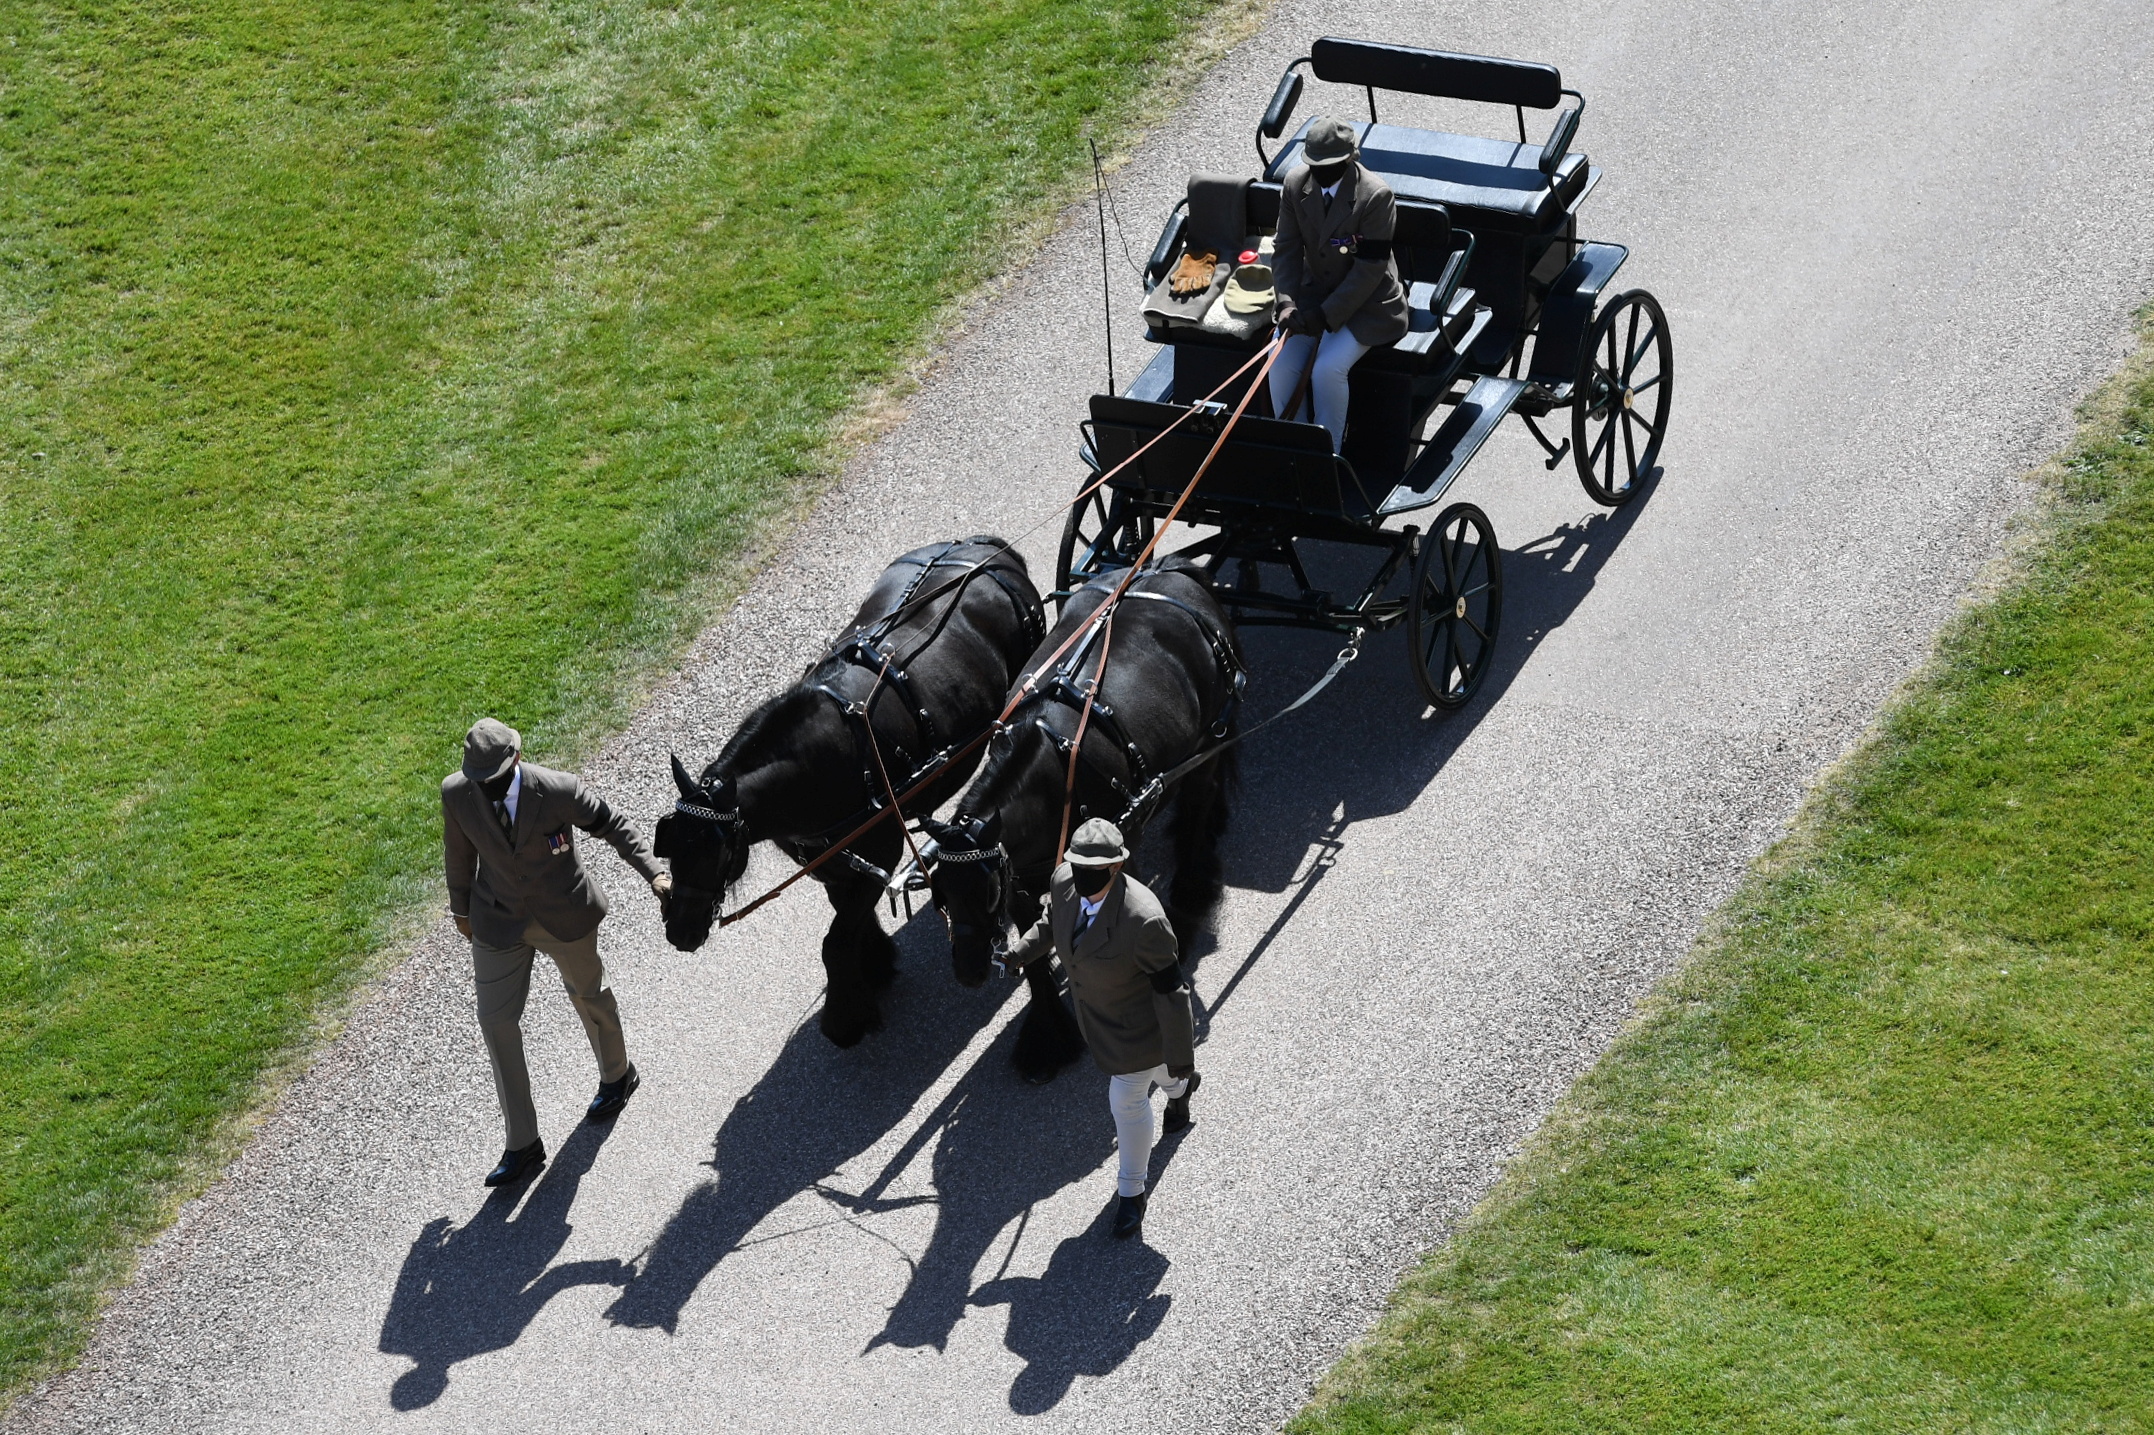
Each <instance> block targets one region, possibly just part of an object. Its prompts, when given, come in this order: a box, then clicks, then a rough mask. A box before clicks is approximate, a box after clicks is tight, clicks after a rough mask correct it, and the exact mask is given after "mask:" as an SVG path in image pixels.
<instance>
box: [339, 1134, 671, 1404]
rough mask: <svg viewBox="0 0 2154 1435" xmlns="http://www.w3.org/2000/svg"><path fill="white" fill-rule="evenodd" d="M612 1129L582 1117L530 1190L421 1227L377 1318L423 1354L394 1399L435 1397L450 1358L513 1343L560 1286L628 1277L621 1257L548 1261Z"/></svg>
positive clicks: (393, 1345)
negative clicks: (462, 1218) (461, 1217)
mask: <svg viewBox="0 0 2154 1435" xmlns="http://www.w3.org/2000/svg"><path fill="white" fill-rule="evenodd" d="M612 1131H613V1126H612V1123H610V1122H609V1123H606V1124H604V1125H596V1126H594V1125H591V1124H588V1123H586V1124H584V1125H581V1126H578V1127H577V1128H576V1132H575V1134H574V1135H572V1136H570V1137H569V1139H568V1141H567V1143H566V1144H565V1145H563V1146H562V1148H561V1150H560V1153H559V1154H558V1155H556V1156H555V1157H554V1160H553V1163H552V1164H551V1165H549V1166H548V1167H547V1168H546V1170H545V1172H544V1173H543V1174H542V1175H541V1176H540V1177H539V1180H538V1182H537V1184H536V1185H534V1186H532V1187H531V1188H530V1190H529V1191H528V1193H526V1192H519V1191H516V1190H497V1191H494V1192H493V1193H491V1194H490V1195H488V1196H487V1198H486V1203H485V1204H484V1205H482V1206H480V1207H479V1210H478V1213H477V1214H476V1215H474V1216H473V1217H472V1218H471V1219H470V1220H469V1221H466V1222H465V1223H464V1224H463V1225H461V1226H456V1225H452V1224H451V1223H450V1221H449V1218H448V1217H446V1216H439V1217H436V1218H435V1219H433V1220H431V1221H428V1222H427V1223H426V1225H425V1226H423V1227H421V1228H420V1231H419V1238H418V1239H417V1240H415V1241H413V1242H412V1245H411V1252H410V1254H408V1255H406V1256H405V1257H404V1268H403V1269H402V1270H401V1271H400V1272H398V1273H397V1278H396V1288H395V1290H394V1291H393V1292H392V1293H391V1295H390V1297H389V1312H388V1314H387V1315H386V1316H384V1317H383V1319H382V1324H381V1342H380V1349H381V1350H382V1351H383V1352H384V1353H385V1354H389V1355H405V1356H409V1357H411V1359H412V1360H414V1361H415V1362H417V1363H416V1364H415V1365H414V1366H413V1367H412V1368H411V1369H410V1370H407V1371H405V1372H404V1373H403V1374H402V1375H400V1376H398V1377H397V1379H396V1383H395V1384H394V1385H392V1386H391V1387H390V1388H389V1403H390V1404H391V1405H393V1406H394V1407H395V1408H397V1409H398V1410H418V1409H421V1408H423V1407H425V1406H428V1405H431V1404H433V1403H434V1402H435V1401H436V1400H439V1399H440V1398H441V1394H442V1392H443V1391H445V1390H447V1389H448V1388H449V1367H450V1366H452V1365H454V1364H456V1363H457V1362H458V1361H460V1360H469V1359H470V1358H471V1357H473V1356H475V1355H484V1354H485V1353H487V1352H488V1351H492V1350H502V1349H505V1348H506V1347H508V1346H511V1345H514V1344H515V1343H516V1341H517V1340H518V1339H519V1338H520V1337H521V1336H522V1335H523V1333H524V1329H525V1327H527V1326H529V1325H530V1324H531V1322H532V1320H533V1319H534V1318H536V1317H537V1315H538V1313H539V1311H540V1310H542V1309H544V1308H545V1305H546V1302H548V1301H550V1300H552V1299H553V1298H554V1297H555V1296H556V1295H558V1294H560V1293H561V1292H562V1291H565V1290H568V1289H570V1288H571V1287H574V1286H583V1285H623V1284H626V1282H627V1280H628V1276H629V1268H628V1267H627V1266H626V1265H624V1264H622V1263H621V1262H620V1261H617V1260H600V1261H574V1262H571V1263H569V1264H568V1265H564V1266H549V1265H548V1263H549V1262H550V1261H552V1260H553V1258H554V1257H555V1256H556V1255H558V1254H560V1251H561V1248H562V1247H563V1246H564V1245H566V1244H567V1243H568V1238H569V1233H570V1232H571V1231H572V1230H573V1229H574V1227H572V1226H571V1225H570V1224H569V1221H568V1213H569V1208H570V1207H571V1206H573V1205H574V1204H575V1202H576V1188H577V1186H578V1185H579V1184H581V1182H582V1180H583V1178H584V1175H585V1174H586V1173H587V1172H588V1171H590V1169H591V1164H592V1163H593V1162H594V1161H596V1160H597V1159H598V1150H599V1147H601V1146H602V1145H604V1144H605V1141H606V1138H607V1136H609V1135H610V1134H612ZM519 1196H522V1197H523V1204H522V1209H520V1210H519V1209H518V1207H517V1199H518V1197H519Z"/></svg>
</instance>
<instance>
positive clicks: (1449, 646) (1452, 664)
mask: <svg viewBox="0 0 2154 1435" xmlns="http://www.w3.org/2000/svg"><path fill="white" fill-rule="evenodd" d="M1443 627H1444V632H1445V633H1447V634H1448V635H1449V639H1450V640H1449V641H1448V642H1446V643H1445V644H1444V665H1443V690H1444V691H1445V692H1446V693H1450V692H1455V691H1457V689H1458V687H1463V686H1464V685H1465V684H1464V678H1465V673H1464V672H1463V671H1460V673H1459V677H1460V682H1459V684H1457V685H1456V686H1454V685H1453V684H1452V682H1451V674H1452V672H1453V670H1455V669H1463V667H1464V664H1462V663H1460V662H1459V660H1458V624H1456V623H1446V624H1444V625H1443Z"/></svg>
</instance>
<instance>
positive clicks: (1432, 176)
mask: <svg viewBox="0 0 2154 1435" xmlns="http://www.w3.org/2000/svg"><path fill="white" fill-rule="evenodd" d="M1307 130H1308V126H1307V125H1303V126H1302V132H1301V133H1297V134H1296V135H1295V136H1294V139H1293V142H1292V143H1290V144H1289V145H1287V147H1286V148H1285V149H1283V150H1281V151H1280V152H1279V155H1278V158H1276V159H1275V160H1273V161H1272V166H1271V171H1270V174H1269V175H1268V176H1267V177H1268V178H1270V179H1273V180H1278V179H1282V178H1284V177H1285V175H1286V173H1287V171H1288V170H1290V169H1292V168H1294V166H1296V165H1298V164H1300V163H1301V162H1302V160H1301V148H1302V135H1303V134H1306V133H1307ZM1354 130H1355V132H1356V134H1357V135H1358V136H1359V138H1360V142H1361V162H1362V163H1363V164H1365V165H1367V166H1368V167H1369V168H1370V169H1372V170H1374V171H1376V173H1377V174H1379V175H1381V176H1383V178H1384V182H1385V183H1387V184H1389V185H1390V186H1391V188H1392V192H1393V193H1395V194H1397V195H1398V197H1399V198H1401V199H1417V200H1421V201H1422V202H1424V203H1428V204H1441V205H1444V206H1445V207H1447V208H1448V209H1449V210H1450V211H1451V218H1452V221H1453V222H1454V223H1456V224H1459V225H1462V226H1463V227H1465V228H1467V229H1474V228H1477V227H1480V228H1496V229H1505V230H1512V231H1516V232H1521V233H1539V232H1541V231H1542V230H1544V229H1545V228H1547V227H1549V226H1550V225H1553V224H1554V223H1556V222H1557V221H1558V219H1560V217H1561V216H1562V214H1563V212H1564V211H1565V210H1566V209H1568V208H1569V207H1570V206H1571V205H1572V203H1574V202H1575V201H1576V200H1577V199H1578V197H1579V196H1580V195H1581V194H1583V193H1584V192H1585V189H1586V185H1587V182H1588V180H1589V178H1590V166H1589V165H1588V164H1587V163H1586V157H1585V156H1584V155H1582V154H1578V153H1576V152H1575V151H1574V152H1573V153H1570V154H1567V155H1565V156H1564V157H1563V159H1562V162H1561V163H1559V164H1558V165H1557V166H1556V172H1555V174H1554V175H1553V176H1550V175H1544V174H1542V173H1541V147H1540V146H1539V145H1525V144H1516V143H1513V142H1512V141H1510V140H1492V139H1480V138H1477V137H1475V136H1473V135H1454V134H1446V133H1444V132H1442V131H1440V130H1418V129H1410V128H1408V127H1407V126H1404V125H1383V124H1375V125H1372V124H1367V123H1363V122H1360V121H1356V122H1355V123H1354Z"/></svg>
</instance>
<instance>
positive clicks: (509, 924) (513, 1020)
mask: <svg viewBox="0 0 2154 1435" xmlns="http://www.w3.org/2000/svg"><path fill="white" fill-rule="evenodd" d="M579 830H580V831H584V832H588V833H590V834H592V835H593V836H595V837H600V838H603V839H605V841H606V842H607V843H608V844H610V845H611V846H612V847H613V849H614V850H615V851H616V852H618V853H620V854H621V858H622V860H623V861H625V862H627V863H628V865H629V866H631V867H633V868H635V869H636V871H637V872H638V873H640V874H641V875H642V877H643V879H644V880H645V881H647V882H649V883H650V884H651V890H652V891H653V892H654V893H656V894H657V895H659V896H660V897H663V896H664V895H665V893H666V892H667V891H668V890H669V889H670V887H671V885H672V879H671V878H670V877H668V876H666V875H665V873H664V872H663V870H662V869H661V868H660V867H659V865H658V860H657V859H656V858H654V857H653V856H652V855H651V851H650V849H649V848H648V847H646V846H645V845H644V844H643V839H642V838H640V837H638V836H637V835H636V834H635V832H634V831H632V830H631V829H630V828H629V825H628V822H627V820H626V819H625V818H623V817H622V816H621V815H620V814H619V813H618V812H616V811H614V810H613V808H611V807H610V806H608V805H607V804H606V801H605V799H603V798H601V797H599V796H598V795H597V794H596V793H594V792H592V791H591V790H590V789H589V788H587V787H585V786H584V785H583V779H582V778H580V777H577V776H576V775H575V774H574V773H569V772H556V771H554V770H553V769H552V768H547V767H540V766H539V765H538V764H537V763H533V762H525V761H524V760H523V738H522V737H521V736H520V735H519V734H518V733H517V731H516V730H515V729H514V728H512V727H509V726H507V725H505V724H503V723H499V722H496V721H494V720H493V719H492V718H482V719H481V720H480V721H478V722H477V723H475V724H473V725H472V728H471V731H470V732H468V733H466V734H465V735H464V762H463V766H462V768H461V769H460V770H458V771H456V772H452V773H450V774H449V775H448V776H447V777H446V778H444V779H442V783H441V845H442V864H443V867H444V868H445V870H446V873H447V876H448V883H449V912H450V915H452V916H453V917H455V919H456V929H457V930H458V931H459V932H462V933H463V934H464V935H465V936H467V937H469V938H471V964H472V974H473V979H474V981H475V983H476V986H477V990H478V1008H479V1031H480V1032H481V1033H482V1034H483V1035H484V1036H485V1038H486V1053H487V1056H488V1057H489V1058H490V1059H491V1061H492V1063H493V1069H494V1093H495V1095H496V1096H497V1097H498V1098H499V1099H500V1102H501V1119H502V1122H503V1124H504V1125H506V1126H507V1128H508V1146H507V1148H506V1149H505V1150H504V1151H503V1153H502V1156H501V1162H500V1164H499V1165H497V1166H495V1167H494V1169H493V1171H492V1172H490V1173H489V1174H488V1175H487V1177H486V1184H487V1185H489V1186H502V1185H507V1184H509V1183H511V1182H514V1181H520V1180H522V1179H524V1178H525V1177H527V1176H530V1175H532V1174H534V1173H535V1172H537V1171H538V1170H539V1168H540V1167H542V1166H544V1165H545V1164H546V1147H545V1143H543V1142H542V1141H540V1140H539V1134H538V1112H537V1109H536V1108H535V1107H534V1106H533V1105H532V1102H531V1074H530V1071H529V1069H528V1068H527V1067H526V1066H525V1065H524V1038H523V1014H524V1001H525V999H526V997H528V996H529V994H530V991H531V963H532V959H533V956H534V954H535V953H537V952H544V953H545V954H546V955H547V956H549V957H551V958H552V959H553V963H554V965H555V966H556V967H558V968H559V969H560V972H561V984H562V985H563V986H565V987H567V988H568V998H569V1001H570V1002H571V1003H572V1004H574V1006H575V1008H576V1015H577V1016H578V1017H580V1018H582V1020H583V1030H584V1035H585V1036H587V1037H588V1038H590V1042H591V1052H592V1054H593V1055H594V1056H596V1057H597V1058H598V1075H599V1086H598V1095H597V1096H595V1097H593V1098H592V1100H591V1104H590V1107H589V1108H588V1110H587V1114H588V1115H589V1117H590V1119H592V1120H594V1121H604V1120H608V1119H610V1118H612V1117H614V1116H617V1115H619V1114H620V1111H621V1108H622V1107H623V1106H625V1105H627V1103H628V1098H629V1097H630V1096H631V1095H633V1094H634V1093H635V1090H636V1086H637V1084H638V1082H637V1077H636V1068H635V1067H634V1065H632V1064H631V1063H630V1062H629V1060H628V1051H627V1047H626V1045H625V1044H624V1043H623V1041H622V1038H621V1013H620V1010H619V1008H618V1007H617V1006H616V1004H615V1002H614V999H613V992H612V991H611V990H610V989H609V988H608V987H607V986H606V969H605V967H604V966H603V965H602V964H601V963H600V961H599V959H598V924H599V923H600V922H601V921H602V920H604V918H605V916H606V897H605V894H604V893H603V892H601V891H599V890H598V888H597V887H595V886H593V885H592V883H591V878H590V875H589V874H588V873H586V872H585V871H584V870H583V859H582V858H581V857H580V856H579V855H578V853H577V843H576V833H577V832H578V831H579Z"/></svg>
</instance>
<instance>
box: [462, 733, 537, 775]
mask: <svg viewBox="0 0 2154 1435" xmlns="http://www.w3.org/2000/svg"><path fill="white" fill-rule="evenodd" d="M523 750H524V737H523V734H522V733H520V732H518V731H517V730H516V729H515V728H512V727H510V726H509V725H508V724H507V723H505V722H499V721H496V720H495V719H493V718H480V719H479V720H478V721H477V722H475V723H473V724H472V725H471V731H470V732H467V733H465V734H464V776H466V777H468V778H470V779H471V780H472V781H473V782H492V781H493V780H494V779H495V778H497V777H499V776H501V774H502V773H504V772H507V771H508V770H509V764H510V763H512V762H514V761H516V754H518V753H520V752H522V751H523Z"/></svg>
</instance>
